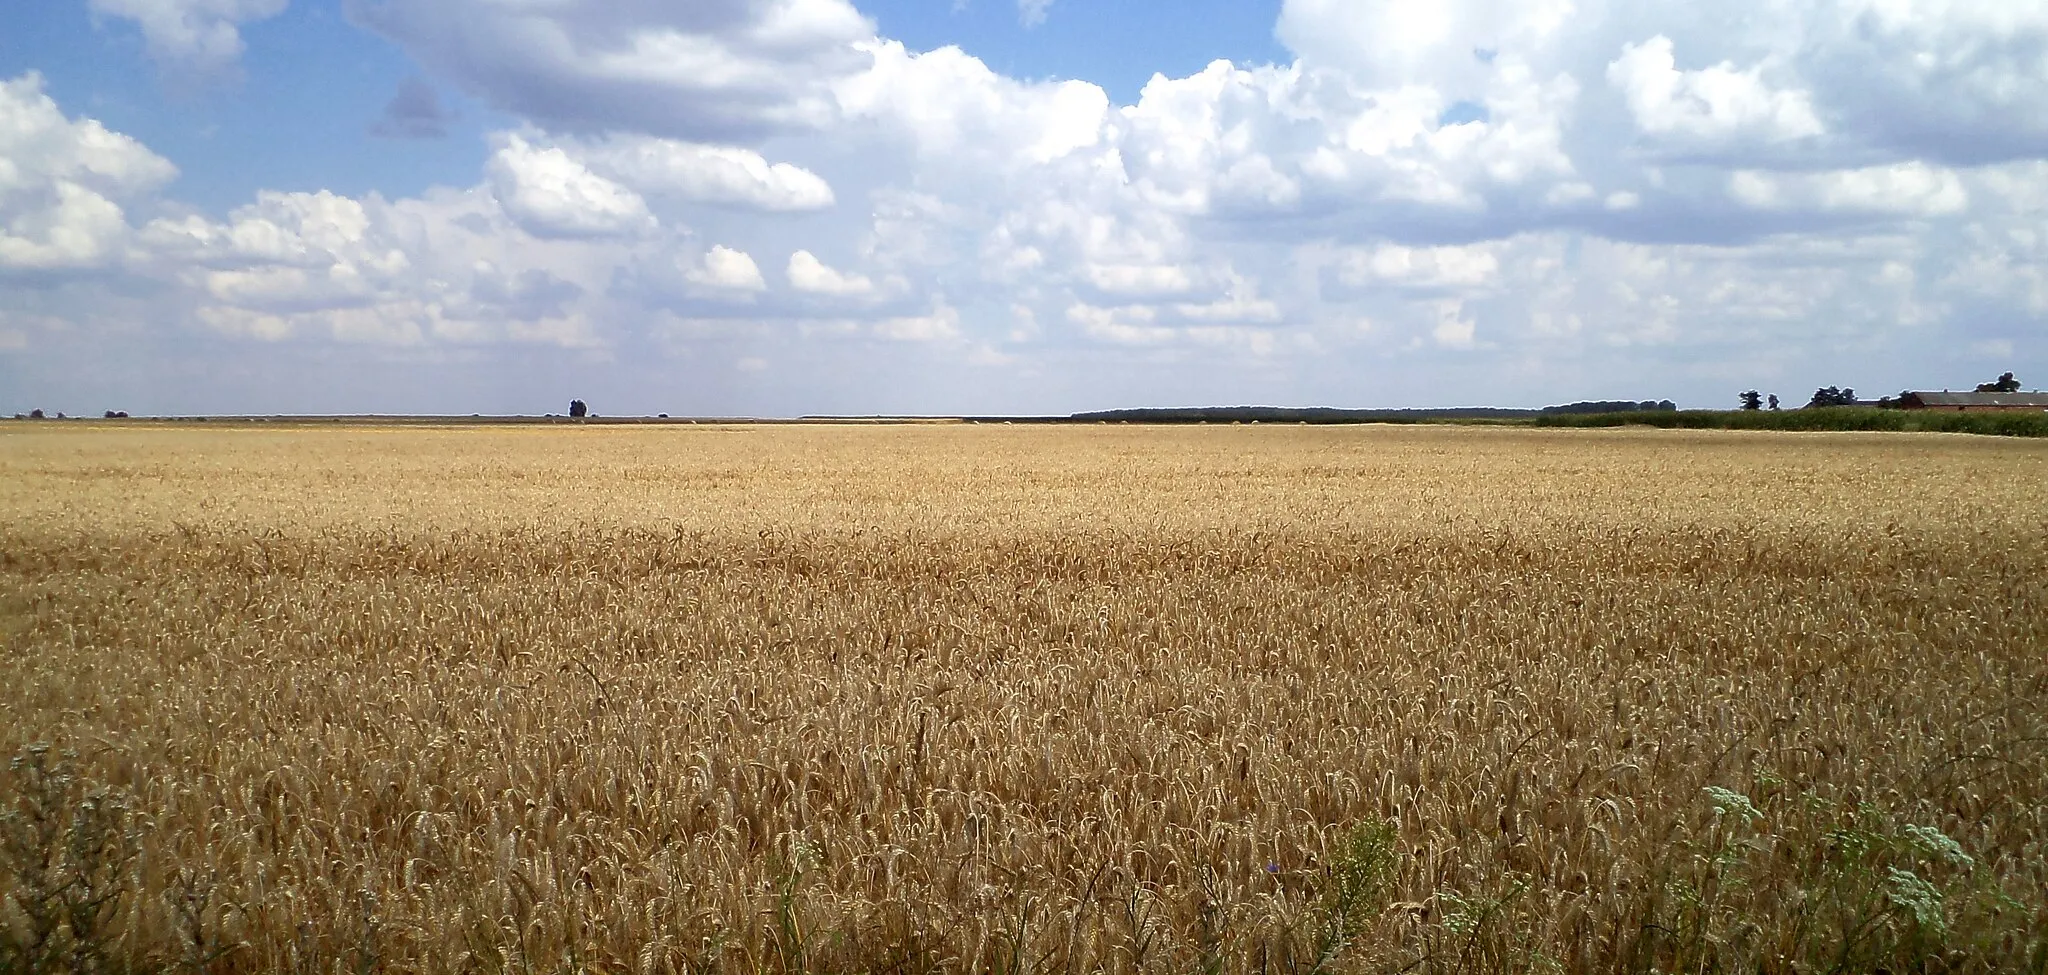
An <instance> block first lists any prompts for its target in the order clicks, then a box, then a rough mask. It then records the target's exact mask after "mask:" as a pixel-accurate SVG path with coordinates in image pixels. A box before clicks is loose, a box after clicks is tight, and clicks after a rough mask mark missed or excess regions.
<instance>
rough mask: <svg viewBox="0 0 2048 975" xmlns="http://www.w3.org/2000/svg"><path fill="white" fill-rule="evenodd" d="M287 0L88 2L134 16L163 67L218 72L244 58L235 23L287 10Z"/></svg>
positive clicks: (102, 11) (100, 10) (103, 12)
mask: <svg viewBox="0 0 2048 975" xmlns="http://www.w3.org/2000/svg"><path fill="white" fill-rule="evenodd" d="M286 2H287V0H90V4H89V6H90V7H91V9H92V12H93V13H95V14H98V15H100V16H106V17H118V18H122V19H125V20H132V21H134V22H135V25H136V26H137V27H138V28H140V29H141V30H142V40H143V44H144V46H145V47H146V48H147V49H148V51H149V56H150V57H151V58H152V59H154V60H155V61H156V62H157V63H158V64H159V65H161V66H163V67H165V68H168V69H171V70H175V71H185V72H195V73H198V74H202V75H205V74H215V73H218V72H221V71H223V70H225V69H227V68H229V67H232V66H233V65H234V64H235V62H236V61H237V60H239V59H240V58H241V56H242V34H241V32H240V31H239V30H237V27H238V26H239V25H241V24H246V23H248V22H250V21H255V20H264V19H267V18H270V17H275V16H277V15H278V14H280V13H283V12H284V8H285V4H286Z"/></svg>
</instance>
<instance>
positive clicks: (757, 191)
mask: <svg viewBox="0 0 2048 975" xmlns="http://www.w3.org/2000/svg"><path fill="white" fill-rule="evenodd" d="M579 156H580V158H581V160H582V161H583V162H585V163H586V164H588V165H591V166H595V167H597V168H598V169H600V170H602V171H604V172H605V173H607V174H608V175H610V176H612V177H613V178H615V179H618V180H620V181H622V182H625V183H627V184H630V185H632V186H635V187H637V188H639V190H640V191H641V192H642V193H646V194H649V195H668V196H673V197H676V198H679V199H682V200H686V201H690V202H696V203H715V204H720V205H724V206H734V207H740V208H744V209H752V210H765V211H768V212H771V213H787V212H798V211H804V210H822V209H825V208H826V207H829V206H831V205H832V204H833V202H834V201H833V197H832V187H831V186H829V185H827V184H826V182H825V181H824V180H823V179H821V178H820V177H819V176H818V174H816V173H813V172H811V171H810V170H808V169H804V168H803V167H801V166H793V165H791V164H789V163H770V162H768V160H766V159H764V158H762V157H761V154H760V153H758V152H755V151H753V150H751V149H742V148H737V147H732V146H712V145H701V144H697V143H690V142H680V141H677V140H674V139H656V138H649V137H645V136H612V137H610V138H607V139H604V140H602V141H600V142H598V143H596V144H593V145H590V146H586V147H583V148H582V149H581V150H580V152H579Z"/></svg>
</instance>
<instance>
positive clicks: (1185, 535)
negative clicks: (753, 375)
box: [0, 424, 2048, 973]
mask: <svg viewBox="0 0 2048 975" xmlns="http://www.w3.org/2000/svg"><path fill="white" fill-rule="evenodd" d="M0 518H4V521H0V666H4V668H5V673H6V675H7V680H6V684H5V686H4V687H0V749H4V750H5V752H6V753H7V754H10V755H18V756H20V758H19V759H18V760H17V762H16V764H15V767H14V768H12V769H11V770H10V771H8V772H7V773H5V775H4V777H0V799H4V800H5V801H6V808H7V810H8V811H9V816H8V818H7V819H6V820H5V825H6V835H7V839H8V843H9V844H10V845H9V846H8V847H7V848H6V849H7V859H6V860H4V861H0V892H4V893H5V896H4V897H0V951H4V952H6V954H5V955H4V957H0V970H6V969H7V968H8V967H9V966H10V965H12V966H16V967H20V968H23V969H27V970H87V969H96V970H134V969H159V968H162V969H168V968H174V967H180V966H182V967H183V968H184V969H185V970H207V971H218V972H228V971H237V972H239V971H249V972H257V971H323V972H324V971H337V970H346V971H357V970H391V971H408V972H411V971H417V972H462V971H478V970H487V971H499V970H513V971H534V970H549V971H605V972H670V971H749V972H758V971H799V970H801V971H856V970H859V971H880V970H902V971H914V970H926V969H950V970H964V971H1005V972H1020V973H1021V972H1024V971H1027V970H1030V971H1040V970H1044V971H1072V972H1087V971H1113V972H1133V971H1148V972H1151V971H1157V972H1167V971H1175V972H1177V971H1185V970H1202V971H1214V972H1223V971H1230V972H1237V971H1252V970H1259V971H1281V970H1287V971H1304V972H1305V971H1313V970H1324V971H1334V970H1363V971H1378V970H1390V971H1391V970H1401V969H1408V970H1425V971H1460V970H1471V971H1478V970H1487V971H1496V970H1518V971H1519V970H1529V971H1536V970H1559V969H1563V970H1571V971H1594V970H1599V971H1613V970H1623V971H1648V970H1651V969H1653V968H1655V969H1659V970H1664V971H1672V970H1680V969H1683V970H1690V971H1713V970H1734V969H1738V968H1741V969H1746V970H1750V971H1755V970H1759V969H1763V970H1772V971H1794V970H1820V971H1826V970H1829V969H1830V967H1831V966H1833V967H1834V968H1835V969H1836V970H1855V969H1858V968H1864V969H1868V968H1875V967H1879V966H1882V965H1892V966H1896V965H1907V964H1918V965H1921V966H1932V967H1934V968H1946V969H1949V970H1967V969H1973V968H1974V969H1982V970H1994V969H1999V968H2005V967H2024V966H2027V965H2032V966H2034V967H2035V968H2037V969H2038V968H2040V967H2042V966H2044V965H2048V934H2044V931H2048V897H2044V895H2043V894H2042V893H2041V892H2042V891H2043V890H2048V718H2044V716H2043V714H2042V709H2041V706H2040V704H2041V702H2042V701H2044V700H2048V660H2044V656H2043V653H2042V649H2043V648H2044V647H2048V445H2041V444H2034V443H2027V442H2014V441H1991V440H1980V439H1971V438H1963V437H1950V436H1938V435H1835V434H1808V435H1793V434H1775V435H1774V434H1740V433H1707V432H1700V433H1679V432H1663V431H1586V432H1581V431H1534V430H1526V429H1493V428H1434V427H1432V428H1403V427H1360V428H1311V427H1271V426H1266V427H1206V428H1171V429H1161V428H1140V427H1116V426H1108V427H1073V428H1034V427H991V426H905V427H687V426H675V427H658V428H642V429H616V428H596V427H589V428H582V427H579V428H559V427H552V428H472V429H440V428H428V429H421V428H400V427H308V428H286V429H279V428H275V427H261V426H248V427H231V428H225V429H219V428H217V429H207V430H201V429H195V428H191V427H186V428H165V427H152V426H147V425H141V424H138V425H134V426H111V425H110V426H107V427H103V428H78V427H59V426H56V425H54V424H53V425H48V426H33V425H27V424H17V425H12V426H8V427H6V428H5V429H4V430H0ZM38 743H48V745H49V748H48V749H47V750H44V749H42V748H41V746H40V745H39V744H38ZM39 816H40V817H43V819H44V821H45V822H46V825H47V824H50V823H54V824H55V825H54V826H48V828H46V829H44V830H43V832H42V833H41V834H38V833H37V832H36V830H35V829H34V828H33V827H34V826H35V824H36V822H37V817H39ZM39 837H40V838H39ZM81 837H83V838H82V839H81ZM96 837H97V839H95V838H96ZM95 843H98V846H95V845H94V844H95ZM66 885H69V886H66ZM67 891H69V893H67ZM80 891H90V892H99V893H102V894H104V900H103V903H100V904H98V905H97V906H95V905H85V906H83V907H81V906H79V904H78V903H74V902H82V899H83V898H84V897H85V895H84V894H81V893H79V892H80ZM67 898H68V900H67ZM53 905H54V906H53ZM66 905H70V906H69V908H67V907H66ZM61 909H69V910H71V911H72V913H71V914H67V915H63V916H64V917H68V918H71V920H68V921H66V920H62V919H61V918H59V919H58V920H51V918H58V917H59V915H60V914H62V910H61ZM38 912H41V913H38ZM95 912H97V913H95ZM39 918H40V920H39ZM37 938H41V939H42V940H41V941H37V940H36V939H37Z"/></svg>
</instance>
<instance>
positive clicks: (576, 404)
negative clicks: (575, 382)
mask: <svg viewBox="0 0 2048 975" xmlns="http://www.w3.org/2000/svg"><path fill="white" fill-rule="evenodd" d="M569 415H570V416H574V417H584V416H589V415H590V407H588V406H586V405H584V403H583V401H582V400H580V399H572V400H570V401H569Z"/></svg>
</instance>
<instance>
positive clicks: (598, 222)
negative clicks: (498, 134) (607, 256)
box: [488, 135, 656, 237]
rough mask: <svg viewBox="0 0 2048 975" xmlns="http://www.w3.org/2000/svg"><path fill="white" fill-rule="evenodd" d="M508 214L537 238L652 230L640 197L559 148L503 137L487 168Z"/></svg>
mask: <svg viewBox="0 0 2048 975" xmlns="http://www.w3.org/2000/svg"><path fill="white" fill-rule="evenodd" d="M488 171H489V173H490V178H491V189H492V192H493V193H494V194H495V195H496V196H497V199H498V203H499V205H501V206H503V207H504V208H505V212H506V214H508V215H509V216H511V217H512V219H513V220H515V221H517V222H518V223H519V226H520V227H522V228H524V229H525V230H526V232H528V233H530V234H533V235H534V236H537V237H624V236H632V235H635V234H641V233H645V232H647V231H650V230H652V229H654V227H655V225H656V221H655V219H654V216H653V214H651V213H649V212H648V211H647V201H645V200H643V199H641V198H640V195H639V194H637V193H635V192H633V191H632V190H629V189H627V188H626V187H624V186H621V185H619V184H618V183H615V182H613V181H611V180H608V179H606V178H604V177H602V176H599V175H597V174H596V173H593V172H591V171H590V170H589V169H588V168H586V167H585V166H584V165H583V164H582V163H580V162H578V161H577V160H575V159H574V158H572V157H571V156H570V155H569V154H568V153H566V152H564V151H562V150H561V149H560V148H556V147H548V148H540V147H536V146H534V145H531V144H529V143H528V142H527V141H526V139H524V138H522V137H520V136H518V135H510V136H507V137H505V140H504V144H503V145H502V146H500V147H499V149H498V151H497V152H496V153H494V154H492V156H491V160H490V164H489V167H488Z"/></svg>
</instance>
